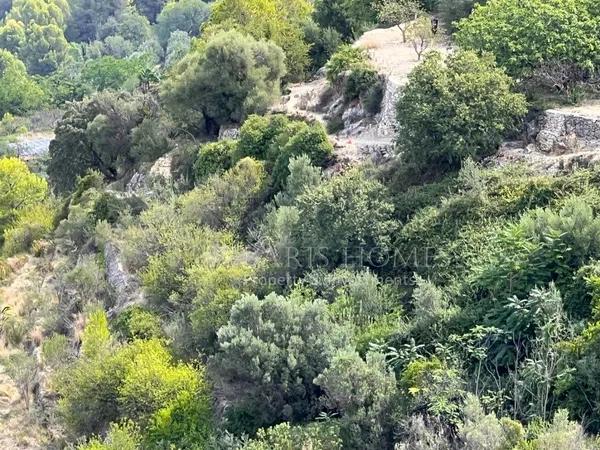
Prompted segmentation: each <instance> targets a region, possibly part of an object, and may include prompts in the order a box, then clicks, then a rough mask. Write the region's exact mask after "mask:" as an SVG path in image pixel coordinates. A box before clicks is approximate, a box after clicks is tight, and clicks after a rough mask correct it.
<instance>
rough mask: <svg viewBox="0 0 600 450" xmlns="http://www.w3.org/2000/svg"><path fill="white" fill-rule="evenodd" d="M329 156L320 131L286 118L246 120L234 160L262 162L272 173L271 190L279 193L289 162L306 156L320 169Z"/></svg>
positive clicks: (317, 126) (330, 149)
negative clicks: (251, 159) (264, 162)
mask: <svg viewBox="0 0 600 450" xmlns="http://www.w3.org/2000/svg"><path fill="white" fill-rule="evenodd" d="M332 154H333V146H332V144H331V142H329V138H328V136H327V133H326V131H325V129H324V127H323V126H322V125H321V124H319V123H312V124H307V123H305V122H302V121H297V120H291V119H288V118H287V117H286V116H282V115H273V116H267V117H260V116H250V117H249V118H248V119H247V120H246V122H244V125H243V126H242V128H241V130H240V138H239V141H238V145H237V150H236V157H237V158H240V157H243V156H252V157H255V158H258V159H262V160H266V162H267V167H268V168H271V169H272V182H271V183H272V186H273V187H274V188H275V189H276V190H279V189H281V188H282V187H283V185H284V183H285V180H286V178H287V176H288V174H289V171H288V165H289V162H290V159H291V158H293V157H295V156H301V155H306V156H308V157H309V159H310V162H311V163H312V164H313V165H315V166H320V167H323V166H325V165H326V163H327V162H328V161H329V159H330V158H331V156H332Z"/></svg>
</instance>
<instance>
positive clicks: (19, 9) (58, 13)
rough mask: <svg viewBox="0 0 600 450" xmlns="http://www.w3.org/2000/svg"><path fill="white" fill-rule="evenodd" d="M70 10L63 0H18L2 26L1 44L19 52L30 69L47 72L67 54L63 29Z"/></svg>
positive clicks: (45, 73) (31, 70)
mask: <svg viewBox="0 0 600 450" xmlns="http://www.w3.org/2000/svg"><path fill="white" fill-rule="evenodd" d="M69 14H70V11H69V5H68V4H67V2H65V1H62V0H61V1H54V0H14V1H13V3H12V7H11V9H10V11H9V12H8V14H7V16H6V18H5V22H4V23H3V24H2V25H1V26H0V47H2V48H5V49H7V50H9V51H11V52H13V53H15V54H16V55H18V56H19V58H20V59H21V60H22V61H23V62H24V63H25V64H26V66H27V69H28V71H29V72H30V73H34V74H41V75H47V74H49V73H51V72H53V71H55V70H56V69H57V68H58V66H59V65H60V64H61V63H62V62H63V61H64V60H65V58H66V56H67V51H68V43H67V40H66V39H65V36H64V33H63V31H64V26H65V22H66V20H67V19H68V17H69Z"/></svg>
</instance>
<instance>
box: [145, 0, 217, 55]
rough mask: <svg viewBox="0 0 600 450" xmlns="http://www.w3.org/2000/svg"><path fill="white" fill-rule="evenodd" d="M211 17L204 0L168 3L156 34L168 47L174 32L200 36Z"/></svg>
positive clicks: (159, 16) (182, 0) (159, 19)
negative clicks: (202, 28) (202, 27)
mask: <svg viewBox="0 0 600 450" xmlns="http://www.w3.org/2000/svg"><path fill="white" fill-rule="evenodd" d="M138 8H139V6H138ZM209 15H210V7H209V6H208V5H207V4H206V3H205V2H203V1H202V0H179V1H176V2H169V3H167V4H166V6H165V7H164V9H163V10H162V11H161V12H160V14H158V17H157V18H156V34H157V37H158V40H159V42H160V44H161V45H162V46H163V47H166V46H167V41H168V40H169V37H170V36H171V33H173V32H174V31H185V32H186V33H187V34H189V35H190V36H198V35H199V34H200V27H201V25H202V24H203V23H204V22H206V20H207V19H208V17H209Z"/></svg>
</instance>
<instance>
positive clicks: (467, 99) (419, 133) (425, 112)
mask: <svg viewBox="0 0 600 450" xmlns="http://www.w3.org/2000/svg"><path fill="white" fill-rule="evenodd" d="M512 88H513V81H512V80H511V79H510V78H509V77H508V76H507V75H506V74H505V73H504V71H503V70H501V69H499V68H497V67H496V66H495V64H494V60H493V58H492V57H490V56H489V55H487V56H478V55H477V54H476V53H474V52H470V51H459V52H457V53H454V54H453V55H451V56H449V57H448V58H447V59H446V60H445V61H444V59H443V58H442V56H441V55H440V54H439V53H438V52H430V53H428V54H427V56H426V57H425V60H424V61H423V63H422V64H420V65H419V66H417V67H416V68H415V69H414V70H413V71H412V73H411V74H410V75H409V82H408V84H407V85H406V87H405V88H404V89H403V91H402V95H401V97H400V100H399V101H398V105H397V118H398V126H399V135H398V144H399V148H400V150H401V152H402V154H403V157H404V159H405V160H407V161H408V162H412V163H416V164H418V165H420V166H422V167H424V168H428V169H429V170H433V171H435V170H439V169H447V168H456V167H459V166H460V163H461V161H463V160H465V159H467V158H468V157H476V158H480V157H484V156H487V155H490V154H491V153H493V152H494V151H495V150H496V149H497V147H498V145H500V143H501V142H502V139H503V138H504V136H505V135H506V134H507V133H509V132H510V131H512V130H513V129H514V127H515V125H517V124H518V121H519V120H520V119H521V118H522V117H523V116H524V115H525V113H526V112H527V104H526V101H525V97H524V96H523V95H522V94H517V93H514V92H513V91H512Z"/></svg>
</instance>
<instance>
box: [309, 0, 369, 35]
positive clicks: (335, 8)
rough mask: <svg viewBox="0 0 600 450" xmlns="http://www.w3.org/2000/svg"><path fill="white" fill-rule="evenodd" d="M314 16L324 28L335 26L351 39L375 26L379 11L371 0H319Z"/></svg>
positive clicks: (316, 3) (316, 2)
mask: <svg viewBox="0 0 600 450" xmlns="http://www.w3.org/2000/svg"><path fill="white" fill-rule="evenodd" d="M314 18H315V21H316V22H317V23H318V24H319V25H320V26H321V27H322V28H327V27H331V28H334V29H335V30H337V31H338V32H339V33H340V34H341V35H342V36H343V38H344V39H347V40H350V39H352V38H354V39H356V38H358V37H360V35H361V34H362V33H363V32H364V31H367V30H368V29H370V28H372V27H374V25H375V24H376V22H377V13H376V11H375V2H372V1H370V0H317V1H315V12H314Z"/></svg>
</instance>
